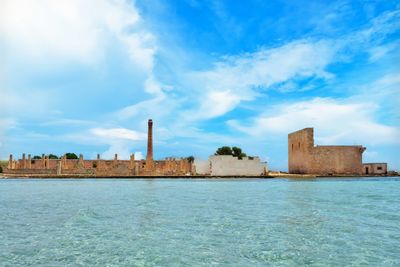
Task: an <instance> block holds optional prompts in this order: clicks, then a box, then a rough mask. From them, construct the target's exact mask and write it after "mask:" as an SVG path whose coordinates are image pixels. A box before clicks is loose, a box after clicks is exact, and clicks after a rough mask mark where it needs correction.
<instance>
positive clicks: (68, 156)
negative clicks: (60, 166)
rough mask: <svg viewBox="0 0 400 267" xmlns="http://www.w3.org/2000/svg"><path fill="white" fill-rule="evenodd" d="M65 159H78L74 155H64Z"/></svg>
mask: <svg viewBox="0 0 400 267" xmlns="http://www.w3.org/2000/svg"><path fill="white" fill-rule="evenodd" d="M65 157H66V158H67V159H78V156H77V155H76V154H75V153H66V154H65Z"/></svg>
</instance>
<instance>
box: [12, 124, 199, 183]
mask: <svg viewBox="0 0 400 267" xmlns="http://www.w3.org/2000/svg"><path fill="white" fill-rule="evenodd" d="M192 168H193V167H192V163H191V162H189V161H188V160H187V159H175V158H166V159H165V160H156V161H155V160H153V121H152V120H149V121H148V138H147V156H146V160H135V155H133V154H132V155H131V156H130V159H129V160H119V159H118V155H117V154H115V156H114V159H112V160H102V159H100V155H99V154H98V155H97V159H95V160H84V159H83V155H82V154H80V155H79V159H67V158H66V156H65V155H64V156H62V157H61V158H60V159H49V158H48V156H45V155H44V154H43V155H42V157H41V159H31V155H30V154H29V155H28V159H27V158H26V156H25V154H23V155H22V159H18V160H14V159H13V156H12V155H10V158H9V162H8V166H7V169H6V170H5V172H4V173H5V175H6V176H27V177H57V176H65V177H68V176H82V177H132V176H187V175H191V174H192Z"/></svg>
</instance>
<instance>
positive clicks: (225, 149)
mask: <svg viewBox="0 0 400 267" xmlns="http://www.w3.org/2000/svg"><path fill="white" fill-rule="evenodd" d="M215 155H232V156H234V157H237V158H238V159H242V158H244V157H246V156H247V155H246V153H243V152H242V149H241V148H240V147H237V146H234V147H232V148H231V147H230V146H222V147H220V148H218V149H217V151H216V152H215Z"/></svg>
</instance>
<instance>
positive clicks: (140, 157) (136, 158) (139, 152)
mask: <svg viewBox="0 0 400 267" xmlns="http://www.w3.org/2000/svg"><path fill="white" fill-rule="evenodd" d="M141 159H144V156H143V153H142V152H141V151H136V152H135V160H141Z"/></svg>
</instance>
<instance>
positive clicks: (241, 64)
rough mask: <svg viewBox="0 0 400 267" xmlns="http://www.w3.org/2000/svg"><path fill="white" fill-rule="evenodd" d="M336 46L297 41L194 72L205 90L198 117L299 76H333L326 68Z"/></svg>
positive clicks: (195, 80) (231, 106)
mask: <svg viewBox="0 0 400 267" xmlns="http://www.w3.org/2000/svg"><path fill="white" fill-rule="evenodd" d="M335 52H336V48H335V45H334V44H333V43H330V42H327V41H317V42H312V41H307V40H302V41H296V42H292V43H289V44H287V45H284V46H282V47H278V48H273V49H260V50H259V51H257V52H255V53H247V54H243V55H238V56H231V57H226V58H224V59H223V60H222V61H219V62H217V63H216V64H215V65H214V68H213V69H211V70H208V71H202V72H196V73H193V74H192V79H191V82H192V83H193V84H194V85H195V86H197V87H198V88H199V90H198V91H199V92H202V93H201V94H200V95H199V96H200V97H199V99H200V101H201V105H200V108H199V110H196V111H194V112H193V113H195V115H194V116H193V117H195V118H212V117H216V116H220V115H223V114H225V113H226V112H229V111H230V110H232V109H234V108H235V107H236V106H237V105H239V104H240V102H241V101H249V100H253V99H254V98H255V97H256V96H257V95H258V94H259V92H260V91H264V90H266V89H268V87H270V86H272V85H274V84H278V83H282V82H286V81H288V80H291V79H295V78H304V77H317V78H322V79H329V78H332V77H333V75H332V74H331V73H329V72H327V71H326V70H325V68H326V66H327V65H328V64H329V63H331V62H332V61H333V60H334V54H335Z"/></svg>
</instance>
